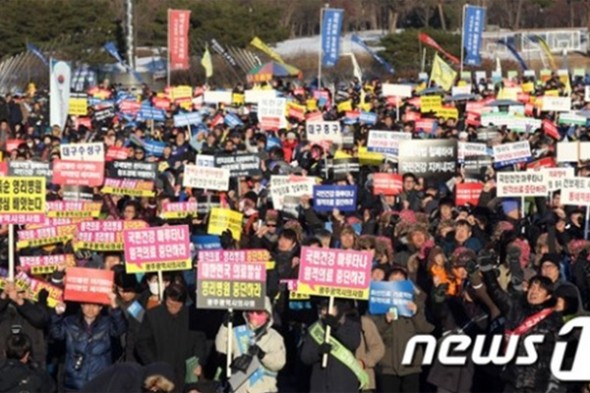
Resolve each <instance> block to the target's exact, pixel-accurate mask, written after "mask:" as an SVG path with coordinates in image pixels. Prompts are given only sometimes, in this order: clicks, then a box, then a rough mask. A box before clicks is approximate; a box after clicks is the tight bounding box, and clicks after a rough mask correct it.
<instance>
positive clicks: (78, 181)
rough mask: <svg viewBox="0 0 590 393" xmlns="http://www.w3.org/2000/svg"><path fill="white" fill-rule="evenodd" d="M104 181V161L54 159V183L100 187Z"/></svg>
mask: <svg viewBox="0 0 590 393" xmlns="http://www.w3.org/2000/svg"><path fill="white" fill-rule="evenodd" d="M103 182H104V161H72V160H68V161H65V160H57V159H56V160H54V161H53V183H54V184H60V185H66V186H88V187H99V186H102V183H103Z"/></svg>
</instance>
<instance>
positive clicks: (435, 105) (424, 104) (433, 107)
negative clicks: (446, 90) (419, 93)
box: [420, 96, 442, 113]
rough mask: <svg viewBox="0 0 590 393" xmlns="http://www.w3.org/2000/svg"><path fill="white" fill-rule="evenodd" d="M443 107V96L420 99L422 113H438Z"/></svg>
mask: <svg viewBox="0 0 590 393" xmlns="http://www.w3.org/2000/svg"><path fill="white" fill-rule="evenodd" d="M441 107H442V98H441V96H424V97H420V112H422V113H426V112H436V111H437V110H439V109H440V108H441Z"/></svg>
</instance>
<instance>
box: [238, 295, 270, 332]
mask: <svg viewBox="0 0 590 393" xmlns="http://www.w3.org/2000/svg"><path fill="white" fill-rule="evenodd" d="M264 311H266V313H267V314H268V322H267V323H266V325H264V326H263V328H264V332H266V331H267V330H268V329H270V328H271V327H272V325H274V319H273V317H272V303H271V302H270V298H269V297H268V296H265V297H264ZM243 315H244V320H245V321H246V323H248V311H244V314H243ZM257 333H258V334H257V335H260V336H262V335H263V333H262V332H257Z"/></svg>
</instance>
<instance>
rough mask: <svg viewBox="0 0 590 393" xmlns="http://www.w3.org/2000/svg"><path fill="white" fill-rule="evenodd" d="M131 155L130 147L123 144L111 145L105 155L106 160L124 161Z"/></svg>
mask: <svg viewBox="0 0 590 393" xmlns="http://www.w3.org/2000/svg"><path fill="white" fill-rule="evenodd" d="M128 157H129V149H127V148H125V147H122V146H111V147H109V149H108V150H107V154H106V156H105V160H106V161H122V160H126V159H127V158H128Z"/></svg>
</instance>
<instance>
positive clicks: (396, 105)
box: [395, 97, 401, 123]
mask: <svg viewBox="0 0 590 393" xmlns="http://www.w3.org/2000/svg"><path fill="white" fill-rule="evenodd" d="M400 103H401V97H400V100H399V101H398V100H397V97H396V101H395V120H396V121H397V122H398V123H399V106H400Z"/></svg>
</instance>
